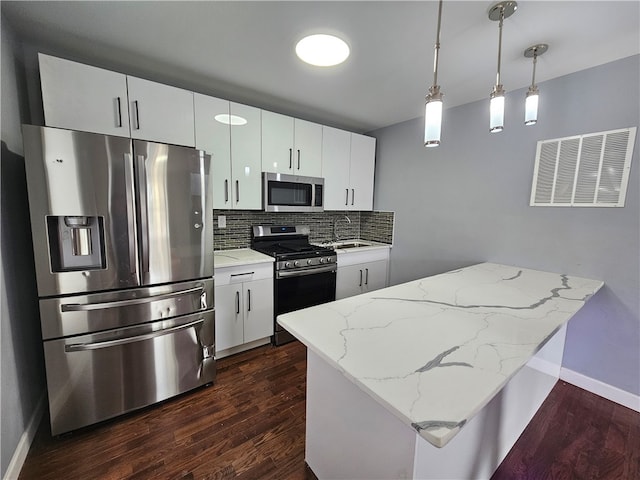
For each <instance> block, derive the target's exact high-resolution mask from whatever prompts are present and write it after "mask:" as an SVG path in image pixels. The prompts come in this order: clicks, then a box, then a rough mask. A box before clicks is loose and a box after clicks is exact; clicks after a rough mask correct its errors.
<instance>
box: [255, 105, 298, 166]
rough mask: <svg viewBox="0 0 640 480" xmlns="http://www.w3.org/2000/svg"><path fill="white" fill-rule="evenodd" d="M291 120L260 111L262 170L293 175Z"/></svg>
mask: <svg viewBox="0 0 640 480" xmlns="http://www.w3.org/2000/svg"><path fill="white" fill-rule="evenodd" d="M293 160H294V152H293V118H291V117H287V116H286V115H280V114H279V113H273V112H267V111H266V110H263V111H262V170H263V171H265V172H274V173H290V174H291V173H293V172H294V170H293V166H294V164H293Z"/></svg>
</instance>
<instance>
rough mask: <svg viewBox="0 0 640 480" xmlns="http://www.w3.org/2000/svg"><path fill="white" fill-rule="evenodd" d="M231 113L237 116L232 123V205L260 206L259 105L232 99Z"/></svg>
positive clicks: (244, 207) (247, 207) (254, 208)
mask: <svg viewBox="0 0 640 480" xmlns="http://www.w3.org/2000/svg"><path fill="white" fill-rule="evenodd" d="M229 113H230V114H231V117H232V118H235V119H237V120H238V121H234V122H232V124H231V189H230V191H231V205H232V208H236V209H241V210H261V209H262V160H261V155H260V138H261V137H260V132H261V127H260V109H259V108H255V107H250V106H248V105H241V104H239V103H233V102H231V103H230V107H229ZM240 119H242V120H240ZM244 122H246V123H244Z"/></svg>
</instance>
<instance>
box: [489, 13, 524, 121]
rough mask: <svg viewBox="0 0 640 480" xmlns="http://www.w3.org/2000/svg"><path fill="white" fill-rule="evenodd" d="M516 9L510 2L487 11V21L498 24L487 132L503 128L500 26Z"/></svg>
mask: <svg viewBox="0 0 640 480" xmlns="http://www.w3.org/2000/svg"><path fill="white" fill-rule="evenodd" d="M517 8H518V3H517V2H515V1H512V0H508V1H504V2H499V3H496V4H495V5H494V6H493V7H491V10H489V20H493V21H499V24H498V32H499V33H498V73H497V75H496V84H495V85H494V87H493V91H492V92H491V96H490V97H489V98H490V99H491V102H490V104H489V131H490V132H492V133H497V132H501V131H502V129H503V128H504V88H502V83H500V57H501V56H502V24H503V22H504V19H505V18H509V17H510V16H511V15H513V13H514V12H515V11H516V9H517Z"/></svg>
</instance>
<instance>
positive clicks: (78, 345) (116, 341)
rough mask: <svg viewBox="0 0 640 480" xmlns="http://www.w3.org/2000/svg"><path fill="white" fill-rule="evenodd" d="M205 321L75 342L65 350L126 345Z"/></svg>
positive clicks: (75, 350) (80, 350)
mask: <svg viewBox="0 0 640 480" xmlns="http://www.w3.org/2000/svg"><path fill="white" fill-rule="evenodd" d="M202 322H204V318H200V319H198V320H194V321H193V322H189V323H185V324H184V325H177V326H175V327H170V328H165V329H163V330H157V331H155V332H150V333H144V334H142V335H135V336H133V337H122V338H116V339H114V340H106V341H104V342H94V343H73V344H71V345H65V347H64V351H65V352H67V353H71V352H84V351H87V350H97V349H99V348H107V347H115V346H118V345H126V344H127V343H135V342H140V341H142V340H149V339H151V338H156V337H160V336H162V335H167V334H169V333H175V332H177V331H180V330H185V329H187V328H191V327H195V326H196V325H198V324H200V323H202Z"/></svg>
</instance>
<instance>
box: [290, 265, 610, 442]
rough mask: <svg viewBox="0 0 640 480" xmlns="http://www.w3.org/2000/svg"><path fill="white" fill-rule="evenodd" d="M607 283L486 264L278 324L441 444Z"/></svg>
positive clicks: (350, 300) (315, 309)
mask: <svg viewBox="0 0 640 480" xmlns="http://www.w3.org/2000/svg"><path fill="white" fill-rule="evenodd" d="M602 285H603V282H601V281H596V280H589V279H585V278H579V277H573V276H567V275H562V274H555V273H548V272H541V271H536V270H528V269H524V268H519V267H513V266H506V265H498V264H492V263H482V264H478V265H474V266H471V267H467V268H463V269H459V270H455V271H452V272H447V273H443V274H440V275H435V276H432V277H427V278H424V279H421V280H415V281H412V282H408V283H404V284H401V285H395V286H392V287H388V288H385V289H382V290H377V291H374V292H369V293H366V294H363V295H358V296H356V297H350V298H346V299H343V300H339V301H335V302H331V303H327V304H324V305H319V306H316V307H311V308H307V309H304V310H299V311H296V312H292V313H288V314H285V315H280V316H279V317H278V322H279V323H280V324H281V325H283V326H284V327H285V328H286V329H287V330H288V331H290V332H291V333H292V334H293V335H295V336H296V337H297V338H298V339H299V340H301V341H302V342H303V343H304V344H305V345H306V346H307V347H308V348H309V349H311V350H312V351H313V352H314V353H316V354H317V355H319V356H320V357H321V358H323V359H324V360H325V361H326V362H328V363H329V364H330V365H331V366H333V367H334V368H336V369H338V370H339V371H341V372H342V373H343V375H344V376H345V377H346V378H348V379H349V380H351V381H352V382H353V383H355V384H356V385H357V386H358V387H359V388H361V389H362V390H363V391H365V392H366V393H368V394H369V395H370V396H372V397H373V398H374V399H376V400H377V401H378V402H379V403H380V404H382V405H383V406H384V407H385V408H387V409H388V410H389V411H391V412H392V413H393V414H394V415H395V416H396V417H397V418H399V419H400V420H401V421H403V422H404V423H406V424H407V425H410V426H411V427H413V428H414V429H415V430H416V431H417V432H418V433H419V434H420V435H421V436H422V437H423V438H424V439H426V440H427V441H429V442H430V443H432V444H433V445H435V446H437V447H443V446H444V445H445V444H446V443H447V442H448V441H449V440H451V438H453V437H454V436H455V435H456V433H457V432H458V431H459V430H460V428H462V427H463V426H464V424H465V423H466V422H467V421H469V420H470V419H471V418H472V417H473V416H474V415H475V414H476V413H478V412H479V411H480V410H481V409H482V408H483V407H484V406H485V405H486V404H487V403H488V402H489V401H490V400H491V399H492V398H493V397H494V396H495V395H496V394H497V393H498V392H499V391H500V390H501V389H502V388H503V386H504V385H505V384H506V383H507V381H508V380H509V379H510V378H511V377H512V376H513V375H514V374H515V373H516V372H518V370H520V368H522V367H523V366H524V365H525V364H526V363H527V361H528V360H529V359H530V358H531V357H532V356H533V355H535V353H536V352H538V351H539V350H540V348H542V346H543V345H544V344H545V343H546V342H547V340H548V339H549V338H551V337H552V336H553V335H554V334H555V333H556V332H557V331H558V329H560V328H561V327H562V326H563V325H564V324H565V323H566V322H567V321H568V320H569V319H570V318H571V317H572V316H573V315H574V314H575V313H576V312H577V311H578V310H579V309H580V308H581V307H582V306H583V305H584V304H585V302H586V301H587V300H588V299H589V297H591V296H592V295H593V294H595V293H596V292H597V291H598V290H599V289H600V288H601V287H602Z"/></svg>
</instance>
